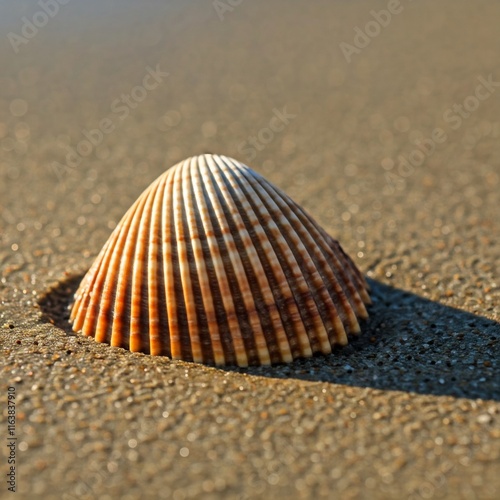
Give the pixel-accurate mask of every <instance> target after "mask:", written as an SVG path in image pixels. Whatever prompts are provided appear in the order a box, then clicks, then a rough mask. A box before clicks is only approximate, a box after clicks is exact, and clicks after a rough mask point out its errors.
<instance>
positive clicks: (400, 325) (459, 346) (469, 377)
mask: <svg viewBox="0 0 500 500" xmlns="http://www.w3.org/2000/svg"><path fill="white" fill-rule="evenodd" d="M369 283H370V286H371V289H372V291H371V296H372V299H373V305H372V306H371V307H370V310H369V313H370V318H369V319H368V320H367V321H366V322H365V323H364V324H363V325H362V331H363V333H362V334H361V335H360V336H359V337H356V338H352V337H351V338H350V340H349V345H348V346H346V347H343V348H340V349H335V351H334V352H333V353H332V354H331V355H328V356H314V357H313V358H309V359H303V360H297V361H295V362H293V363H290V364H289V365H278V366H273V367H250V368H244V369H243V368H233V367H227V368H224V370H226V371H234V372H239V373H246V374H249V375H258V376H263V377H273V378H295V379H300V380H309V381H316V382H329V383H335V384H345V385H350V386H357V387H371V388H375V389H383V390H395V391H405V392H414V393H420V394H432V395H436V396H455V397H462V398H472V399H475V398H481V399H494V400H497V401H500V377H499V376H498V366H497V365H498V362H499V360H500V323H498V322H496V321H493V320H491V319H488V318H484V317H481V316H477V315H475V314H472V313H468V312H466V311H462V310H459V309H455V308H452V307H449V306H445V305H443V304H440V303H438V302H433V301H431V300H427V299H424V298H422V297H419V296H417V295H415V294H412V293H409V292H406V291H404V290H400V289H397V288H393V287H391V286H388V285H385V284H382V283H379V282H376V281H373V280H369Z"/></svg>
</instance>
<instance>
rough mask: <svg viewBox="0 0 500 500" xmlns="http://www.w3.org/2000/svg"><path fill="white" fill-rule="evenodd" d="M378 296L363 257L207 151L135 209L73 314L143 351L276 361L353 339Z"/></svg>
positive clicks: (100, 335) (222, 361) (224, 360)
mask: <svg viewBox="0 0 500 500" xmlns="http://www.w3.org/2000/svg"><path fill="white" fill-rule="evenodd" d="M369 302H370V298H369V296H368V293H367V285H366V282H365V280H364V278H363V276H362V275H361V273H360V272H359V271H358V269H357V268H356V267H355V265H354V263H353V262H352V261H351V259H350V258H349V257H348V256H347V255H346V254H345V253H344V252H343V250H342V248H341V247H340V245H339V244H338V242H337V241H335V240H334V239H333V238H331V237H330V236H328V235H327V234H326V233H325V231H324V230H323V229H322V228H321V227H319V226H318V224H317V223H316V222H315V221H314V220H313V219H312V218H311V217H310V216H309V215H308V214H307V213H306V212H305V211H304V210H303V209H302V208H300V207H299V206H298V205H297V204H296V203H295V202H293V201H292V200H291V199H290V198H289V197H288V196H287V195H286V194H284V193H283V192H282V191H280V190H279V189H277V188H276V187H275V186H273V185H272V184H270V183H269V182H268V181H266V180H265V179H264V178H263V177H261V176H260V175H258V174H257V173H255V172H254V171H252V170H251V169H250V168H248V167H247V166H245V165H243V164H241V163H239V162H237V161H236V160H232V159H231V158H227V157H225V156H217V155H209V154H206V155H202V156H197V157H193V158H189V159H187V160H185V161H183V162H181V163H179V164H177V165H176V166H174V167H172V168H170V169H169V170H167V171H166V172H165V173H164V174H163V175H161V176H160V177H159V178H158V179H157V180H156V181H155V182H153V183H152V184H151V185H150V186H149V187H148V188H147V189H146V190H145V191H144V192H143V193H142V195H141V196H140V197H139V199H138V200H137V201H136V202H135V203H134V204H133V205H132V207H131V208H130V209H129V211H128V212H127V213H126V214H125V216H124V217H123V219H122V220H121V222H120V223H119V224H118V226H117V227H116V228H115V230H114V231H113V233H112V234H111V236H110V238H109V240H108V241H107V243H106V244H105V245H104V248H103V249H102V251H101V253H100V254H99V255H98V257H97V259H96V260H95V262H94V264H93V265H92V267H91V269H90V270H89V271H88V273H87V275H86V276H85V278H84V279H83V281H82V283H81V285H80V288H79V289H78V291H77V293H76V295H75V303H74V305H73V308H72V311H71V321H72V322H73V330H75V331H81V332H83V333H84V334H85V335H88V336H92V337H95V339H96V340H97V341H99V342H107V343H110V344H111V345H113V346H119V347H124V348H127V349H130V350H131V351H134V352H137V351H140V352H145V353H150V354H154V355H166V356H169V357H172V358H176V359H184V360H186V361H196V362H201V363H208V364H216V365H229V364H236V365H239V366H247V365H260V364H262V365H264V364H269V363H280V362H290V361H292V360H293V359H295V358H299V357H308V356H312V354H313V353H316V352H321V353H325V354H326V353H329V352H331V349H332V346H333V345H335V344H340V345H345V344H346V343H347V337H346V333H359V331H360V327H359V324H358V320H357V318H366V317H367V312H366V308H365V305H364V304H368V303H369Z"/></svg>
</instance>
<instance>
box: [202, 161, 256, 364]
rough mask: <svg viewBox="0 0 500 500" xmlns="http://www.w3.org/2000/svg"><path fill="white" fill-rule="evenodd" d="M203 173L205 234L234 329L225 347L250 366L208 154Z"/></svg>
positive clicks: (223, 300)
mask: <svg viewBox="0 0 500 500" xmlns="http://www.w3.org/2000/svg"><path fill="white" fill-rule="evenodd" d="M199 172H200V175H201V178H202V180H203V182H202V186H203V192H204V195H205V196H204V197H200V202H201V203H203V205H202V206H200V213H201V214H202V221H203V226H204V228H205V235H206V237H207V242H208V246H209V248H210V256H211V259H212V262H213V265H214V270H215V275H216V277H217V283H218V285H219V290H220V294H221V297H222V303H223V306H224V311H225V315H226V321H227V324H228V327H229V332H230V340H231V345H228V343H227V342H226V343H225V344H223V345H224V347H225V355H226V358H227V359H228V360H229V359H232V358H234V357H236V360H237V362H238V365H240V366H247V365H248V359H247V355H246V352H245V346H244V341H243V336H242V332H241V329H240V325H239V321H238V318H237V317H236V307H235V304H234V300H233V296H232V294H231V285H230V283H229V277H228V276H227V272H226V268H225V266H224V260H223V259H224V258H223V255H222V251H223V246H222V245H220V243H219V242H220V240H221V239H222V237H221V235H220V234H217V233H218V232H219V227H220V224H221V220H220V219H221V217H223V214H221V213H220V207H219V201H218V198H217V193H216V191H215V189H214V186H213V178H212V176H211V172H210V169H209V167H208V166H207V164H206V163H205V161H204V157H201V158H200V159H199ZM228 340H229V339H228Z"/></svg>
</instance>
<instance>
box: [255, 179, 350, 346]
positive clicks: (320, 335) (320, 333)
mask: <svg viewBox="0 0 500 500" xmlns="http://www.w3.org/2000/svg"><path fill="white" fill-rule="evenodd" d="M248 182H249V184H250V185H251V186H252V188H253V190H254V192H255V194H256V196H257V197H258V198H259V199H260V202H261V204H262V207H263V208H265V210H266V211H267V212H268V213H269V214H270V215H271V222H270V226H271V227H273V228H274V234H278V233H279V238H276V240H277V242H278V244H279V246H280V251H282V252H283V251H284V252H285V253H284V254H283V255H284V262H286V263H287V264H288V266H289V273H290V274H291V275H292V276H293V278H294V280H295V283H296V284H297V287H298V294H299V295H298V297H299V298H298V299H296V300H299V301H300V299H302V300H303V301H304V306H303V307H302V306H301V307H300V310H301V311H303V310H307V311H308V312H310V316H311V320H312V328H311V330H308V334H309V335H311V336H312V335H314V340H313V341H312V344H313V350H314V351H317V352H323V353H328V352H330V351H331V343H330V339H329V336H328V328H327V327H328V325H327V323H326V319H325V317H324V315H323V314H322V312H321V300H320V298H319V297H318V296H315V295H316V294H315V293H313V292H314V290H315V288H314V287H312V286H311V283H310V278H311V276H310V269H308V271H309V273H308V272H304V271H302V267H305V268H306V269H307V268H309V264H310V263H311V261H310V260H309V255H308V253H307V251H306V250H305V248H304V246H303V245H302V243H301V242H300V240H299V239H298V237H297V235H296V233H295V230H294V229H293V227H292V225H291V224H290V221H289V219H288V216H287V215H288V214H287V213H285V212H283V211H282V210H280V208H279V207H278V205H277V204H276V202H275V201H274V199H273V198H271V197H269V196H268V195H267V192H266V191H265V190H264V189H263V188H262V185H261V182H259V179H256V178H250V179H249V180H248ZM275 218H279V224H277V223H275V222H274V219H275ZM293 236H295V238H293ZM294 240H295V241H294ZM298 260H300V262H301V263H302V264H303V266H300V265H299V263H298ZM321 286H324V284H323V282H321ZM342 329H343V328H342ZM344 335H345V332H344ZM315 346H317V347H315Z"/></svg>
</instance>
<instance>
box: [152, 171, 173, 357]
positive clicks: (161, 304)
mask: <svg viewBox="0 0 500 500" xmlns="http://www.w3.org/2000/svg"><path fill="white" fill-rule="evenodd" d="M166 181H167V175H166V174H164V175H162V176H161V182H160V184H159V185H158V189H157V190H156V192H155V197H154V201H153V207H152V214H151V221H152V223H151V226H150V231H149V254H148V267H147V273H148V275H147V281H148V292H147V293H148V300H149V310H148V314H149V351H150V353H151V354H153V355H160V354H170V349H169V347H170V346H169V345H166V342H165V341H164V340H163V338H165V339H167V338H168V335H164V336H163V338H162V335H161V331H160V328H165V329H166V331H167V332H168V331H169V327H168V316H167V304H166V298H165V282H164V274H165V272H164V269H163V265H164V262H163V259H164V255H163V245H162V238H163V227H162V204H163V200H164V197H165V188H166V183H167V182H166Z"/></svg>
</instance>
